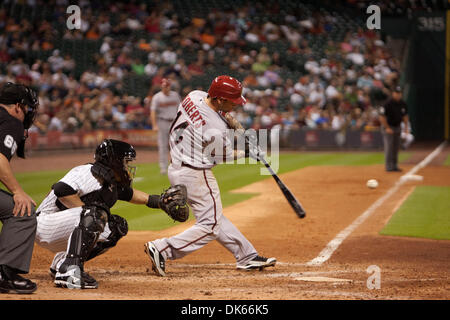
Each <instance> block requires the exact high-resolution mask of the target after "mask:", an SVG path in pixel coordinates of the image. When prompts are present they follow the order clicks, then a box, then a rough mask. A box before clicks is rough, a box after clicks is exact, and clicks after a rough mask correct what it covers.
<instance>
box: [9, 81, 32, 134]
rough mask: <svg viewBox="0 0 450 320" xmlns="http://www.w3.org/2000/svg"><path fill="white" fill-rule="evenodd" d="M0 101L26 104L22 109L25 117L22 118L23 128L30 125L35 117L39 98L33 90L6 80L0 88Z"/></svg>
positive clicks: (27, 127)
mask: <svg viewBox="0 0 450 320" xmlns="http://www.w3.org/2000/svg"><path fill="white" fill-rule="evenodd" d="M0 103H3V104H16V103H19V104H21V105H24V106H27V109H26V110H24V113H25V118H24V120H23V127H24V128H25V129H29V128H30V127H31V125H32V124H33V121H34V119H35V118H36V113H37V107H38V106H39V100H38V98H37V95H36V92H35V91H34V90H32V89H30V88H29V87H27V86H25V85H23V84H20V83H17V84H16V83H12V82H7V83H6V84H5V85H3V87H2V88H1V89H0Z"/></svg>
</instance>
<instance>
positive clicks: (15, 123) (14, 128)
mask: <svg viewBox="0 0 450 320" xmlns="http://www.w3.org/2000/svg"><path fill="white" fill-rule="evenodd" d="M23 136H24V129H23V123H22V121H20V120H19V119H17V118H14V117H13V116H12V115H10V114H9V113H8V111H6V110H5V108H3V107H0V153H2V154H3V155H4V156H5V157H6V158H7V159H8V161H10V160H11V158H12V156H13V155H14V153H16V150H17V146H18V145H19V143H20V142H21V141H22V139H23Z"/></svg>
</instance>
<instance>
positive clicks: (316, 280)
mask: <svg viewBox="0 0 450 320" xmlns="http://www.w3.org/2000/svg"><path fill="white" fill-rule="evenodd" d="M295 280H298V281H310V282H353V280H351V279H339V278H329V277H297V278H295Z"/></svg>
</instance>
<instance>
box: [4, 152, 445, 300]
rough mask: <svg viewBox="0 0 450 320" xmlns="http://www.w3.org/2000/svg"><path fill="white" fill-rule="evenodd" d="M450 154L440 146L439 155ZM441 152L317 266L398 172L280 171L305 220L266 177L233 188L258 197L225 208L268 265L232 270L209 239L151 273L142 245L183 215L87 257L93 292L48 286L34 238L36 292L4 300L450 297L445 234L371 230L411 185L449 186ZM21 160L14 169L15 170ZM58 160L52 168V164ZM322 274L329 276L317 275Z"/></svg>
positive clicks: (44, 260)
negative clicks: (374, 281)
mask: <svg viewBox="0 0 450 320" xmlns="http://www.w3.org/2000/svg"><path fill="white" fill-rule="evenodd" d="M449 152H450V149H449V148H447V149H446V150H445V154H449ZM423 154H424V155H426V153H425V152H424V153H423ZM83 157H84V158H83ZM89 157H90V156H86V155H84V156H80V157H78V158H76V157H75V156H74V155H69V156H68V157H67V161H66V162H64V161H63V162H61V158H59V159H58V160H55V161H56V162H55V163H60V164H61V163H64V165H66V166H69V167H70V163H69V162H70V161H75V160H77V161H78V162H76V164H78V163H79V161H80V159H87V160H86V161H90V160H91V159H90V158H89ZM151 157H153V160H154V159H155V155H154V154H153V155H150V153H149V154H148V155H146V158H145V159H151ZM143 158H144V157H141V159H140V160H141V161H144V160H143ZM37 159H38V158H34V161H33V163H34V165H33V166H39V168H41V169H44V168H45V166H46V165H48V164H49V163H52V161H51V160H50V161H49V160H48V159H47V158H44V157H43V158H42V159H43V163H42V164H38V163H37ZM45 159H46V160H45ZM422 159H423V157H422V156H417V160H416V161H414V162H415V163H410V162H408V163H406V164H403V168H404V169H405V170H409V169H410V168H412V167H413V166H414V165H415V164H416V163H417V162H418V161H420V160H422ZM439 159H445V157H440V158H439ZM439 159H437V161H434V162H432V163H431V164H430V165H429V166H428V167H426V168H424V169H422V170H420V171H419V172H418V174H420V175H423V176H424V180H423V181H422V182H407V183H405V184H403V185H402V186H401V187H400V188H399V189H398V190H397V192H395V194H393V195H392V196H391V197H389V198H388V199H387V200H386V201H385V202H384V203H383V204H381V205H380V206H379V207H378V208H377V209H376V210H375V211H374V212H373V214H372V215H371V216H370V217H369V218H368V219H367V220H366V221H365V222H364V223H363V224H361V225H360V226H359V227H358V228H357V229H356V230H355V231H354V232H353V233H352V234H351V235H350V236H349V237H348V238H347V239H346V240H345V241H344V242H343V243H342V245H341V246H340V247H339V248H338V249H337V250H336V252H334V254H333V255H332V256H331V258H330V259H329V260H328V261H326V262H325V263H324V264H323V265H321V266H309V265H307V264H306V263H307V262H308V261H310V260H312V259H314V258H315V257H316V256H317V255H318V254H319V252H320V251H321V250H322V249H323V248H324V247H325V246H326V245H327V243H328V242H329V241H330V240H332V239H333V238H334V237H335V236H336V235H337V234H338V233H339V232H340V231H341V230H343V229H344V228H346V227H347V226H348V225H350V224H351V223H352V222H353V221H354V220H355V219H356V218H357V217H358V216H360V215H361V214H362V213H363V212H364V211H365V210H367V209H368V208H369V207H370V206H371V205H372V204H373V203H374V202H375V201H376V200H377V199H379V198H380V197H382V196H383V195H384V194H385V193H386V192H387V191H388V190H389V189H390V188H391V187H392V186H393V185H394V184H395V182H396V181H397V180H398V179H399V177H400V176H401V173H386V172H385V171H384V170H383V167H382V166H381V165H374V166H357V167H346V166H336V167H307V168H304V169H302V170H297V171H294V172H290V173H287V174H283V175H281V178H282V179H283V181H284V182H285V183H286V184H287V185H288V186H289V188H290V189H291V190H292V191H293V192H294V193H295V194H296V195H297V196H298V198H299V200H300V201H301V202H302V204H303V205H304V207H305V208H306V211H307V216H306V218H305V219H303V220H300V219H298V218H297V217H296V216H295V214H294V213H293V212H292V210H291V208H290V207H289V205H288V203H287V202H286V200H285V199H284V198H283V196H282V194H281V192H280V191H279V190H278V188H277V187H276V184H275V182H274V181H273V180H272V179H267V180H264V181H261V182H257V183H254V184H252V185H249V186H246V187H245V188H242V189H241V190H236V192H246V191H251V192H259V193H260V195H258V196H256V197H253V198H252V199H250V200H248V201H245V202H241V203H238V204H235V205H233V206H230V207H227V208H226V209H225V210H224V213H225V215H226V216H227V217H228V218H229V219H230V220H231V221H233V223H235V224H236V225H237V226H238V228H239V229H240V230H241V231H242V233H243V234H244V235H246V236H247V238H248V239H249V240H250V241H251V242H252V243H253V244H254V246H255V247H256V248H257V250H258V251H259V253H260V254H262V255H265V256H274V257H276V258H277V260H278V264H277V265H276V266H275V267H274V268H268V269H266V270H264V271H251V272H245V271H237V270H236V269H235V263H234V259H233V257H232V256H231V254H230V253H229V252H228V251H226V250H225V249H224V248H223V247H221V246H220V245H219V244H218V243H216V242H213V243H210V244H209V245H207V246H206V247H204V248H202V249H201V250H199V251H197V252H195V253H193V254H191V255H189V256H187V257H185V258H183V259H180V260H176V261H169V262H168V264H167V272H168V276H167V277H165V278H161V277H157V276H155V275H154V274H153V273H152V272H151V267H150V263H149V260H148V258H147V257H146V255H145V254H144V246H143V245H144V243H145V242H146V241H150V240H153V239H155V238H159V237H163V236H169V235H172V234H175V233H178V232H180V231H182V230H184V229H185V228H187V227H188V226H189V225H191V224H192V223H193V222H189V223H186V224H180V225H177V226H176V227H174V228H171V229H168V230H164V231H158V232H150V231H145V232H140V231H133V232H130V233H129V234H128V235H127V237H126V238H125V239H123V240H121V241H120V242H119V244H118V245H117V246H116V247H115V248H113V249H111V250H110V251H109V252H107V253H106V254H104V255H103V256H100V257H98V258H96V259H94V260H93V261H92V262H88V263H87V264H86V270H87V271H88V272H89V273H90V274H91V275H92V276H94V277H95V278H96V279H97V280H98V282H99V289H98V290H85V291H80V290H68V289H60V288H56V287H54V285H53V283H52V281H51V279H50V277H49V275H48V267H49V265H50V263H51V260H52V257H53V256H52V254H51V253H50V252H49V251H47V250H45V249H42V248H40V247H39V246H36V247H35V250H34V253H33V260H32V266H31V272H30V274H29V277H30V278H31V279H33V280H36V281H37V283H38V286H39V288H38V290H37V291H36V292H35V293H34V294H32V295H29V296H17V295H2V296H1V299H95V300H98V299H151V300H159V299H170V300H173V299H205V300H209V299H214V300H222V299H225V300H234V299H238V300H249V299H266V300H288V299H289V300H291V299H294V300H297V299H350V300H353V299H449V298H450V280H449V279H450V269H449V268H448V263H449V261H450V241H437V240H427V239H418V238H403V237H390V236H381V235H379V234H378V232H379V230H380V229H381V228H382V227H383V226H384V224H385V223H386V222H387V221H388V219H389V217H390V216H391V215H392V213H393V210H394V209H395V208H396V207H398V206H399V205H400V204H401V202H402V200H404V199H405V196H406V195H407V194H408V193H409V192H411V191H412V189H413V188H414V187H415V186H416V185H450V167H448V166H447V167H443V166H440V165H439V164H441V163H442V162H441V160H439ZM81 161H84V160H81ZM149 161H150V160H149ZM18 162H20V161H16V169H17V170H20V167H19V166H20V165H21V164H19V163H18ZM55 163H54V164H53V165H51V168H53V169H56V167H55V166H56V164H55ZM41 165H42V166H41ZM58 168H60V167H58ZM61 168H62V167H61ZM22 170H27V168H22ZM370 178H375V179H377V180H378V181H379V183H380V186H379V187H378V188H377V189H374V190H370V189H368V188H367V187H365V182H366V181H367V180H368V179H370ZM373 265H375V266H377V267H379V270H380V271H381V282H380V285H381V286H380V289H374V290H370V289H368V287H367V280H368V278H369V276H370V275H371V274H369V273H368V272H367V271H366V270H367V268H368V267H369V266H373ZM318 277H322V278H318ZM324 278H328V281H315V280H324ZM330 278H331V281H330ZM333 278H334V280H333ZM301 279H303V280H301ZM336 279H339V280H342V281H338V280H336ZM305 280H308V281H305Z"/></svg>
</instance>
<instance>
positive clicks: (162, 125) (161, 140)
mask: <svg viewBox="0 0 450 320" xmlns="http://www.w3.org/2000/svg"><path fill="white" fill-rule="evenodd" d="M180 101H181V99H180V95H179V94H178V93H176V92H175V91H169V94H168V95H166V94H164V92H162V91H160V92H158V93H157V94H155V95H154V96H153V98H152V102H151V105H150V110H151V111H154V112H156V122H157V124H158V152H159V168H160V170H161V173H165V172H167V165H168V155H169V129H170V125H171V124H172V121H173V119H174V118H175V115H176V113H177V108H178V105H179V104H180Z"/></svg>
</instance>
